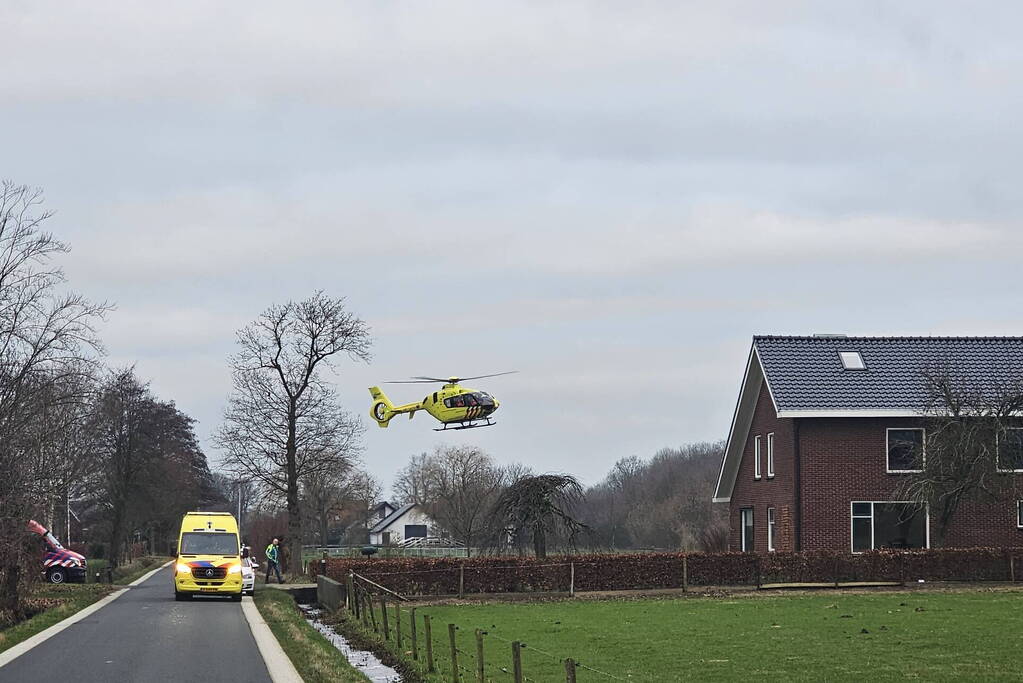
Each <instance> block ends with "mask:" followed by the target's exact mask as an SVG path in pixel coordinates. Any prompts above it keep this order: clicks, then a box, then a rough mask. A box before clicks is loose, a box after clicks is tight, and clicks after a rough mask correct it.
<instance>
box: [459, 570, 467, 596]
mask: <svg viewBox="0 0 1023 683" xmlns="http://www.w3.org/2000/svg"><path fill="white" fill-rule="evenodd" d="M458 597H460V598H463V597H465V565H464V564H460V565H458Z"/></svg>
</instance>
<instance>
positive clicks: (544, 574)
mask: <svg viewBox="0 0 1023 683" xmlns="http://www.w3.org/2000/svg"><path fill="white" fill-rule="evenodd" d="M1010 557H1015V558H1016V559H1017V560H1023V548H961V549H955V548H951V549H949V548H942V549H934V550H915V551H872V552H866V553H862V554H859V555H852V554H850V553H844V552H834V551H810V552H800V553H734V552H730V553H633V554H623V555H609V554H608V555H605V554H589V555H572V556H560V557H548V558H546V559H538V558H535V557H473V558H457V557H439V558H419V557H414V558H413V557H409V558H388V559H378V560H373V559H362V558H332V559H328V560H327V563H326V575H327V576H328V577H330V578H332V579H335V580H337V581H342V582H343V581H344V580H345V577H346V576H347V575H348V572H349V571H354V572H356V573H358V574H360V575H362V576H365V577H366V578H368V579H371V580H373V581H375V582H377V583H379V584H381V585H383V586H386V587H388V588H390V589H391V590H393V591H396V592H398V593H402V594H404V595H454V594H457V593H458V589H459V579H460V575H461V579H462V580H463V581H464V591H465V593H523V592H555V591H567V590H568V588H569V584H570V581H571V576H572V574H571V572H572V565H574V570H575V589H576V590H579V591H614V590H632V589H651V588H681V587H682V581H683V579H682V577H683V572H684V571H685V573H686V575H687V578H688V583H689V585H692V586H755V585H759V584H764V583H832V582H835V581H841V582H852V581H886V582H889V581H891V582H894V581H902V580H903V579H905V580H910V581H914V580H916V579H925V580H928V581H1007V580H1009V579H1010ZM683 565H685V568H684V569H683ZM319 567H320V563H319V562H313V563H310V571H311V572H312V573H313V576H315V575H316V574H317V573H319V572H318V570H319ZM1020 569H1021V572H1023V564H1021V565H1020Z"/></svg>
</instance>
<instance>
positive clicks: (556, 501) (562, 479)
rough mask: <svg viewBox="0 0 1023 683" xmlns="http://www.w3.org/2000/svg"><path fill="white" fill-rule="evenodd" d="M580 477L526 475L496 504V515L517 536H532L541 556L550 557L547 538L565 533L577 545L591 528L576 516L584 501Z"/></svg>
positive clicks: (571, 544)
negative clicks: (580, 536)
mask: <svg viewBox="0 0 1023 683" xmlns="http://www.w3.org/2000/svg"><path fill="white" fill-rule="evenodd" d="M582 497H583V489H582V486H581V485H580V484H579V480H577V479H576V478H575V477H573V476H572V475H569V474H540V475H535V476H529V477H523V478H522V479H519V480H518V481H516V482H515V483H514V484H512V485H511V486H509V487H508V488H506V489H505V490H504V491H503V492H502V493H501V495H500V497H499V498H498V499H497V502H496V504H495V505H494V517H495V518H496V519H498V520H500V522H501V526H502V528H504V529H507V530H509V531H511V533H512V534H513V536H514V537H516V538H522V537H524V536H525V535H527V534H528V535H529V537H530V539H531V540H532V543H533V552H534V553H535V554H536V556H537V557H547V540H548V537H549V536H551V535H552V534H556V533H558V532H562V533H564V534H565V536H566V537H567V540H568V544H569V545H570V546H572V547H574V546H575V539H576V537H577V536H578V534H579V533H580V532H581V531H583V530H585V529H586V528H587V527H586V525H585V524H583V523H582V522H579V521H578V520H576V519H575V517H574V508H575V506H576V505H577V504H578V503H579V501H581V500H582Z"/></svg>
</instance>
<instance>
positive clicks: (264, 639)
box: [242, 595, 302, 683]
mask: <svg viewBox="0 0 1023 683" xmlns="http://www.w3.org/2000/svg"><path fill="white" fill-rule="evenodd" d="M242 614H244V615H245V620H246V621H248V622H249V630H250V631H252V637H253V638H254V639H255V640H256V647H257V648H259V654H260V655H262V656H263V663H264V664H265V665H266V670H267V672H269V674H270V679H271V680H272V681H273V682H274V683H302V677H301V676H300V675H299V673H298V669H296V668H295V665H294V664H292V663H291V659H290V658H289V657H288V655H287V653H285V652H284V648H282V647H281V644H280V643H279V642H277V636H275V635H274V634H273V631H271V630H270V627H269V626H268V625H267V623H266V621H264V620H263V615H262V614H260V612H259V608H258V607H256V603H255V602H254V601H253V600H252V597H251V596H248V595H246V596H244V597H243V598H242Z"/></svg>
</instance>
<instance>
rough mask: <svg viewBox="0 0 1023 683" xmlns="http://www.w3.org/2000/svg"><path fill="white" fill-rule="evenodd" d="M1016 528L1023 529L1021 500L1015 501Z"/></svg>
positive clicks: (1022, 503)
mask: <svg viewBox="0 0 1023 683" xmlns="http://www.w3.org/2000/svg"><path fill="white" fill-rule="evenodd" d="M1016 528H1017V529H1023V500H1017V501H1016Z"/></svg>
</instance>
